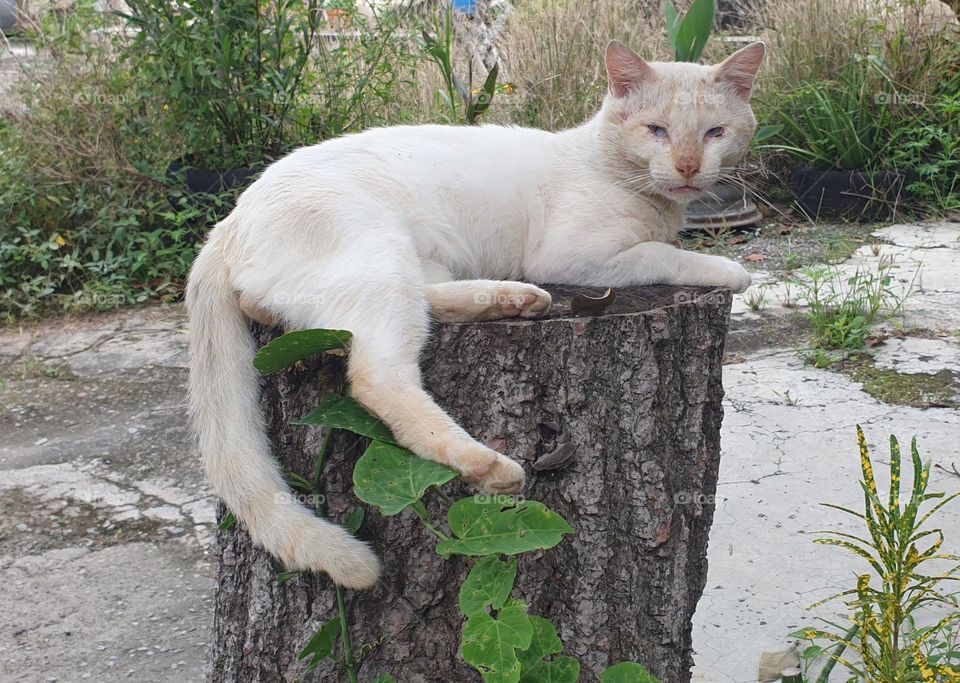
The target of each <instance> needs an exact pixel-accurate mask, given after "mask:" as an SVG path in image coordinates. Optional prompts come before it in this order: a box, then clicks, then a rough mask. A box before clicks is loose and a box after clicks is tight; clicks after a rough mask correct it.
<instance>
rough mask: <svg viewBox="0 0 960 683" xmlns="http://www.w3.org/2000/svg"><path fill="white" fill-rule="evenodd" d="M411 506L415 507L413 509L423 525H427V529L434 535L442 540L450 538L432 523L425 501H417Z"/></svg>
mask: <svg viewBox="0 0 960 683" xmlns="http://www.w3.org/2000/svg"><path fill="white" fill-rule="evenodd" d="M410 507H411V508H413V511H414V512H416V513H417V517H419V518H420V521H421V522H423V526H425V527H427V529H428V530H429V531H430V532H431V533H432V534H433V535H434V536H436V537H437V538H439V539H440V540H441V541H448V540H450V537H449V536H447V535H446V534H445V533H443V532H442V531H440V530H439V529H438V528H437V527H435V526H433V524H431V523H430V518H429V517H428V516H427V508H425V507H424V506H423V501H421V500H418V501H417V502H416V503H413V504H412V505H411V506H410Z"/></svg>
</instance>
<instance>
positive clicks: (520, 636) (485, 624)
mask: <svg viewBox="0 0 960 683" xmlns="http://www.w3.org/2000/svg"><path fill="white" fill-rule="evenodd" d="M532 637H533V627H532V626H531V625H530V618H529V617H528V616H527V606H526V605H525V604H523V603H522V602H519V601H513V602H511V603H509V604H508V605H506V606H505V607H504V608H503V609H502V610H500V612H499V613H498V614H497V616H496V618H494V617H492V616H491V615H490V613H489V612H477V613H476V614H474V615H473V616H471V617H470V618H469V619H468V620H467V625H466V627H465V628H464V629H463V643H462V644H461V645H460V654H461V655H463V658H464V660H466V662H467V663H468V664H470V665H471V666H473V667H474V668H475V669H477V671H479V672H480V673H481V674H482V675H483V680H484V681H485V683H517V682H518V681H519V680H520V660H519V659H517V650H524V649H526V648H528V647H529V646H530V639H531V638H532Z"/></svg>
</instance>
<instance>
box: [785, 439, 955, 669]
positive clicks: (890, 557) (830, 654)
mask: <svg viewBox="0 0 960 683" xmlns="http://www.w3.org/2000/svg"><path fill="white" fill-rule="evenodd" d="M857 439H858V442H859V446H860V467H861V470H862V473H863V479H862V481H861V482H860V486H861V487H862V488H863V494H864V511H863V513H860V512H856V511H854V510H851V509H849V508H845V507H841V506H839V505H833V504H829V503H824V505H826V506H827V507H830V508H833V509H836V510H840V511H841V512H845V513H847V514H850V515H853V516H854V517H856V518H857V519H859V520H861V521H862V522H863V523H864V525H865V526H866V530H867V535H866V536H856V535H854V534H848V533H844V532H840V531H822V532H818V533H821V534H823V537H822V538H818V539H817V540H816V541H815V542H816V543H822V544H825V545H833V546H837V547H840V548H844V549H846V550H848V551H849V552H851V553H853V554H854V555H856V556H858V557H860V558H862V559H863V560H864V561H866V562H867V564H868V565H869V567H870V570H872V571H868V572H865V573H863V574H861V575H860V576H859V577H858V579H857V586H856V587H855V588H851V589H849V590H846V591H843V592H841V593H838V594H837V595H834V596H831V597H830V598H827V599H826V600H823V601H821V602H819V603H817V604H816V605H814V606H813V607H814V608H816V607H819V606H820V605H823V604H824V603H826V602H829V601H832V600H836V599H842V600H844V602H845V604H846V606H847V607H848V608H849V610H850V614H849V616H848V617H846V619H847V623H846V624H844V623H834V622H831V621H827V620H822V621H824V623H825V624H827V625H828V627H830V628H804V629H801V630H799V631H796V632H795V633H792V634H791V637H794V638H799V639H801V640H805V641H808V642H809V643H810V645H809V647H807V648H805V650H804V651H803V659H804V660H805V661H806V662H807V663H808V664H809V663H812V662H813V661H814V660H816V659H820V658H826V664H825V665H824V666H823V668H822V670H821V671H820V672H819V675H818V677H817V678H816V679H812V680H816V681H817V682H818V683H821V682H822V683H825V682H826V681H827V680H829V676H830V673H831V670H832V669H833V667H834V665H835V664H841V665H842V666H844V667H845V668H846V669H847V670H848V671H849V672H850V674H851V677H850V678H849V679H848V680H849V681H867V682H869V683H907V682H913V681H923V682H924V683H926V682H939V681H960V651H957V648H956V647H955V646H953V645H951V644H950V642H953V637H952V634H954V633H955V631H956V629H957V626H958V625H960V612H958V611H957V597H956V596H957V594H956V593H955V592H954V593H951V592H944V591H943V589H942V588H941V586H942V585H943V584H945V583H946V582H949V581H956V580H957V579H958V572H960V557H958V556H957V555H953V554H950V553H945V552H942V547H943V544H944V535H943V531H942V530H940V529H937V528H926V525H927V522H929V520H930V519H931V518H932V517H933V515H935V514H936V513H937V512H938V511H939V510H940V509H942V508H943V507H944V506H945V505H946V504H947V503H949V502H950V501H952V500H953V499H955V498H957V497H958V496H960V493H955V494H953V495H950V496H946V494H944V493H928V492H927V485H928V483H929V480H930V465H929V463H928V464H926V465H924V464H923V462H922V461H921V459H920V454H919V453H918V451H917V441H916V438H914V439H913V441H912V442H911V444H910V456H911V457H910V463H911V466H912V470H913V481H912V485H911V487H910V489H909V492H908V495H909V497H908V498H907V499H906V500H905V501H903V500H901V498H902V497H901V484H902V482H901V463H902V458H901V454H900V444H899V442H898V441H897V439H896V437H894V436H891V437H890V489H889V491H888V492H887V493H888V495H887V496H886V500H883V499H882V498H881V496H880V491H879V490H878V487H877V480H876V477H875V476H874V472H873V462H872V461H871V458H870V453H869V450H868V449H867V443H866V439H865V438H864V435H863V430H862V429H861V428H860V427H859V426H858V427H857ZM935 500H936V501H938V502H936V503H935V504H933V505H932V506H930V505H929V504H930V502H931V501H935ZM926 508H929V509H926ZM931 562H938V563H940V567H943V564H942V563H944V562H946V563H947V565H948V567H949V568H948V569H946V570H945V571H943V570H942V569H941V570H939V571H931V569H930V568H928V567H929V563H931ZM921 614H923V615H925V616H926V615H930V614H935V615H937V621H935V622H934V623H933V624H932V625H929V626H926V627H922V628H918V627H917V626H916V620H917V619H918V618H919V617H920V616H921ZM834 629H835V630H834ZM947 641H950V642H947Z"/></svg>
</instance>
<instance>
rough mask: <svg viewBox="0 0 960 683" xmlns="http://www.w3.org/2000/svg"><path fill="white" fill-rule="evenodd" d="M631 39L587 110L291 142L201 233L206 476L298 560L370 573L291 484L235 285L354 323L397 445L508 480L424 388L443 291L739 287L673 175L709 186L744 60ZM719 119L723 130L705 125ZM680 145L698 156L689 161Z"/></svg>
mask: <svg viewBox="0 0 960 683" xmlns="http://www.w3.org/2000/svg"><path fill="white" fill-rule="evenodd" d="M625 49H626V48H623V49H622V50H621V48H620V47H619V46H612V47H611V50H610V52H609V53H608V58H607V60H608V68H609V69H610V70H611V74H612V75H613V76H614V78H615V81H616V82H615V83H614V84H612V86H611V91H612V92H617V93H618V95H613V94H611V95H610V96H608V98H607V100H606V101H605V103H604V105H603V107H602V109H601V111H600V112H599V113H598V114H597V116H596V117H594V118H593V119H592V120H590V121H588V122H587V123H585V124H584V125H583V126H581V127H579V128H575V129H572V130H568V131H563V132H560V133H549V132H544V131H539V130H527V129H521V128H512V127H500V126H484V127H479V128H466V127H463V128H461V127H444V126H418V127H396V128H385V129H379V130H371V131H368V132H365V133H362V134H358V135H353V136H349V137H344V138H341V139H337V140H332V141H329V142H325V143H323V144H321V145H317V146H314V147H307V148H303V149H299V150H297V151H295V152H293V153H292V154H290V155H289V156H288V157H286V158H285V159H282V160H281V161H279V162H277V163H275V164H274V165H272V166H271V167H269V168H268V169H267V170H266V171H265V172H264V173H263V175H262V177H261V178H260V179H259V180H258V181H257V182H255V183H254V184H253V185H252V186H251V187H250V188H249V189H248V190H247V191H246V192H244V194H243V196H242V197H241V198H240V200H239V202H238V204H237V207H236V209H235V210H234V211H233V213H231V215H230V216H229V217H228V218H227V219H225V220H224V221H223V222H221V223H220V224H218V225H217V226H216V227H215V228H214V229H213V231H212V232H211V233H210V236H209V240H208V242H207V244H206V246H205V247H204V248H203V251H202V252H201V254H200V256H199V257H198V259H197V262H196V264H195V265H194V268H193V271H192V272H191V276H190V282H189V286H188V289H187V303H188V305H189V309H190V318H191V325H192V328H193V335H192V341H191V352H192V359H191V374H190V396H191V402H190V403H191V413H192V416H193V420H194V423H195V428H196V430H197V432H198V434H199V438H200V451H201V453H202V455H203V459H204V463H205V467H206V471H207V474H208V477H209V479H210V482H211V484H212V486H213V488H214V490H215V491H216V492H217V493H218V494H219V495H220V496H221V497H222V498H223V500H224V501H225V502H226V504H227V506H228V507H229V508H230V509H231V510H232V511H233V512H234V513H235V514H236V515H237V516H238V518H239V519H240V520H241V521H242V522H243V523H244V524H245V525H246V527H247V529H248V530H249V531H250V533H251V535H252V537H253V539H254V541H255V542H257V543H258V544H260V545H263V546H264V547H265V548H266V549H267V550H269V551H270V552H271V553H274V554H275V555H277V556H278V557H280V558H281V559H282V560H283V561H284V563H285V564H286V565H287V566H288V567H291V568H297V569H313V570H320V571H325V572H328V573H329V574H330V575H331V576H332V577H333V579H334V580H335V581H337V582H338V583H341V584H343V585H346V586H352V587H363V586H369V585H370V584H372V583H373V581H374V580H375V578H376V575H377V572H378V563H377V560H376V557H375V556H374V555H373V554H372V552H371V551H370V550H369V549H368V548H367V547H366V546H365V545H364V544H363V543H361V542H360V541H358V540H356V539H354V538H353V537H351V536H350V535H349V534H348V533H347V532H345V531H344V530H342V529H340V528H339V527H337V526H335V525H332V524H330V523H329V522H326V521H324V520H320V519H317V518H315V517H314V516H313V515H312V514H311V513H310V512H308V511H307V510H306V509H304V508H301V507H299V506H297V505H296V504H292V503H289V502H283V501H286V500H287V498H286V497H285V496H284V493H285V492H286V490H287V489H286V486H285V484H284V482H283V479H282V476H281V474H280V472H279V469H278V467H277V465H276V464H275V462H274V461H273V459H272V457H271V455H270V451H269V446H268V443H267V440H266V437H265V436H264V434H263V428H262V424H261V417H260V410H259V403H258V399H257V379H256V373H255V371H254V370H253V368H252V365H251V358H252V356H253V353H254V350H255V349H254V348H253V343H252V341H251V339H250V336H249V333H248V330H247V323H246V318H245V316H244V315H243V313H242V312H241V308H240V306H239V305H238V298H240V299H242V301H243V302H244V307H245V308H244V310H246V311H248V312H250V313H251V315H254V316H255V317H258V318H269V319H273V320H278V321H280V322H282V323H283V324H284V325H286V326H287V327H290V328H310V327H327V328H340V329H346V330H350V331H352V332H353V334H354V340H353V343H352V347H351V351H350V361H349V378H350V380H351V387H352V391H353V394H354V396H355V397H356V398H357V399H358V400H359V401H360V402H361V403H363V404H364V405H365V406H366V407H367V408H368V409H369V410H371V411H372V412H373V413H374V414H376V415H378V416H379V417H380V418H381V419H382V420H384V422H385V423H386V424H387V425H388V426H389V427H390V428H391V429H392V430H393V431H394V434H395V435H396V436H397V438H398V440H399V441H400V443H402V444H403V445H405V446H407V447H408V448H410V449H411V450H412V451H414V452H415V453H417V454H418V455H420V456H421V457H424V458H428V459H431V460H435V461H437V462H441V463H444V464H447V465H449V466H451V467H454V468H455V469H457V470H458V471H459V472H461V474H462V475H463V476H464V477H465V478H466V479H467V480H468V481H472V482H474V483H476V484H477V485H478V486H480V487H481V488H483V489H486V490H491V491H506V492H513V491H517V490H519V489H520V487H521V486H522V484H523V470H522V468H521V467H520V466H519V465H517V464H516V463H515V462H513V461H512V460H510V459H509V458H507V457H505V456H503V455H501V454H499V453H496V452H494V451H492V450H491V449H489V448H487V447H486V446H484V445H482V444H480V443H478V442H476V441H475V440H474V439H472V438H471V437H470V436H469V435H468V434H467V433H466V432H465V431H464V430H463V429H461V428H460V427H459V426H458V425H456V424H455V423H454V422H453V421H452V420H451V419H450V418H449V417H448V416H447V415H446V414H445V413H443V411H442V410H441V409H440V408H439V407H438V406H437V405H436V404H435V403H434V402H433V400H432V399H431V398H430V396H429V395H428V394H427V393H426V392H425V391H424V390H423V389H422V387H421V384H420V374H419V370H418V355H419V352H420V348H421V347H422V345H423V342H424V340H425V338H426V336H427V332H428V320H429V319H428V315H429V313H430V309H431V308H432V309H433V311H434V313H435V315H436V316H437V317H438V318H441V319H445V320H481V319H492V318H497V317H506V316H516V315H520V316H535V315H539V314H542V313H543V312H544V311H545V310H546V309H547V308H548V307H549V303H550V299H549V295H548V294H547V293H546V292H544V291H543V290H540V289H539V288H537V287H534V286H532V285H526V284H522V283H517V282H513V281H514V280H520V279H525V280H531V281H534V282H553V283H572V284H581V285H602V286H608V285H609V286H615V287H619V286H627V285H645V284H686V285H711V286H718V287H727V288H729V289H732V290H735V291H742V290H744V289H745V288H746V287H747V286H748V285H749V283H750V277H749V275H748V274H747V273H746V271H744V270H743V268H741V267H740V266H739V265H737V264H735V263H732V262H730V261H727V260H725V259H722V258H719V257H714V256H707V255H702V254H694V253H689V252H684V251H681V250H679V249H676V248H674V247H673V246H670V244H669V243H670V242H671V241H672V240H673V239H674V238H675V237H676V234H677V231H678V230H679V228H680V226H681V222H682V214H683V206H684V204H685V203H686V202H688V201H690V200H692V199H693V198H695V197H696V196H698V195H697V193H696V192H695V191H693V190H689V191H687V192H686V193H683V192H681V193H680V196H677V193H676V192H675V191H674V190H673V189H672V188H675V187H678V186H682V185H684V184H685V183H687V182H689V183H692V184H696V186H697V187H701V188H702V189H706V188H707V187H708V186H709V185H710V184H712V183H713V182H715V181H716V180H717V179H718V178H720V177H721V176H722V174H723V169H724V168H725V167H729V166H731V165H732V164H733V163H734V162H735V161H736V160H737V159H738V158H739V157H740V156H741V155H742V154H743V152H744V150H745V149H746V145H747V143H748V142H749V139H750V137H751V136H752V134H753V130H754V127H755V122H754V119H753V115H752V113H751V112H750V108H749V105H748V103H747V101H746V98H745V97H744V96H743V94H742V83H740V84H739V85H738V84H737V83H733V82H728V81H725V80H723V79H722V78H720V77H719V76H718V74H720V73H721V71H720V70H721V69H724V68H725V69H726V71H727V72H729V73H734V74H736V76H737V78H739V79H742V77H743V71H744V68H742V65H741V66H740V67H738V63H734V64H732V66H731V65H730V64H727V63H725V64H726V67H713V68H711V67H705V66H698V65H692V64H687V65H678V64H651V65H646V63H643V64H641V63H640V62H642V60H640V58H639V57H637V56H636V55H634V54H633V53H632V52H629V51H627V52H623V50H625ZM756 49H758V48H756V46H753V47H751V48H746V49H745V50H756ZM759 49H760V51H761V53H762V46H761V47H760V48H759ZM744 52H745V51H741V53H744ZM738 54H740V53H738ZM747 57H752V58H754V61H756V63H757V64H759V60H758V59H756V55H755V54H753V53H747ZM731 59H734V58H731ZM617 60H620V61H617ZM630 60H640V62H634V63H630ZM743 60H744V58H742V57H741V58H740V61H741V62H743ZM747 61H749V60H747ZM728 62H730V60H728ZM618 66H619V67H620V68H616V67H618ZM754 72H755V69H754ZM630 79H634V80H630ZM614 86H616V87H614ZM747 96H748V94H747ZM653 123H658V124H661V125H664V126H667V127H669V130H670V135H669V139H668V140H664V139H661V138H657V137H656V136H654V135H652V134H651V133H650V130H649V128H648V126H649V125H650V124H653ZM720 125H722V126H724V128H725V130H726V131H727V132H726V133H725V134H724V136H723V137H721V138H720V139H710V140H706V139H705V138H704V133H705V131H706V130H708V129H710V128H712V127H714V126H720ZM678 155H680V156H679V157H678ZM691 155H699V156H698V157H696V156H691ZM681 158H682V159H686V160H687V161H690V160H691V159H694V160H695V161H694V162H690V163H696V164H698V167H699V169H700V171H699V172H698V173H697V174H696V175H694V176H693V179H692V180H691V179H689V178H686V177H684V176H682V175H681V173H680V171H679V170H678V169H679V168H680V167H681V166H682V164H681V161H678V159H681ZM463 280H469V282H454V281H463Z"/></svg>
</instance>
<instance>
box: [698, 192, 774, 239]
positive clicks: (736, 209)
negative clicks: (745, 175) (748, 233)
mask: <svg viewBox="0 0 960 683" xmlns="http://www.w3.org/2000/svg"><path fill="white" fill-rule="evenodd" d="M761 218H762V216H761V214H760V210H759V209H758V208H757V205H756V203H755V202H754V201H753V200H752V199H751V198H750V197H749V196H748V195H747V193H746V192H745V191H744V190H743V189H741V188H739V187H733V186H730V185H717V186H715V187H714V188H713V189H712V190H711V191H710V196H708V197H704V198H703V199H698V200H697V201H695V202H693V203H691V204H690V206H688V207H687V210H686V213H685V214H684V225H683V227H684V229H685V230H696V231H700V232H703V233H706V234H712V233H713V234H715V233H716V232H717V231H723V230H731V229H736V228H746V227H748V226H751V225H755V224H756V223H757V221H759V220H760V219H761Z"/></svg>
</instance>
